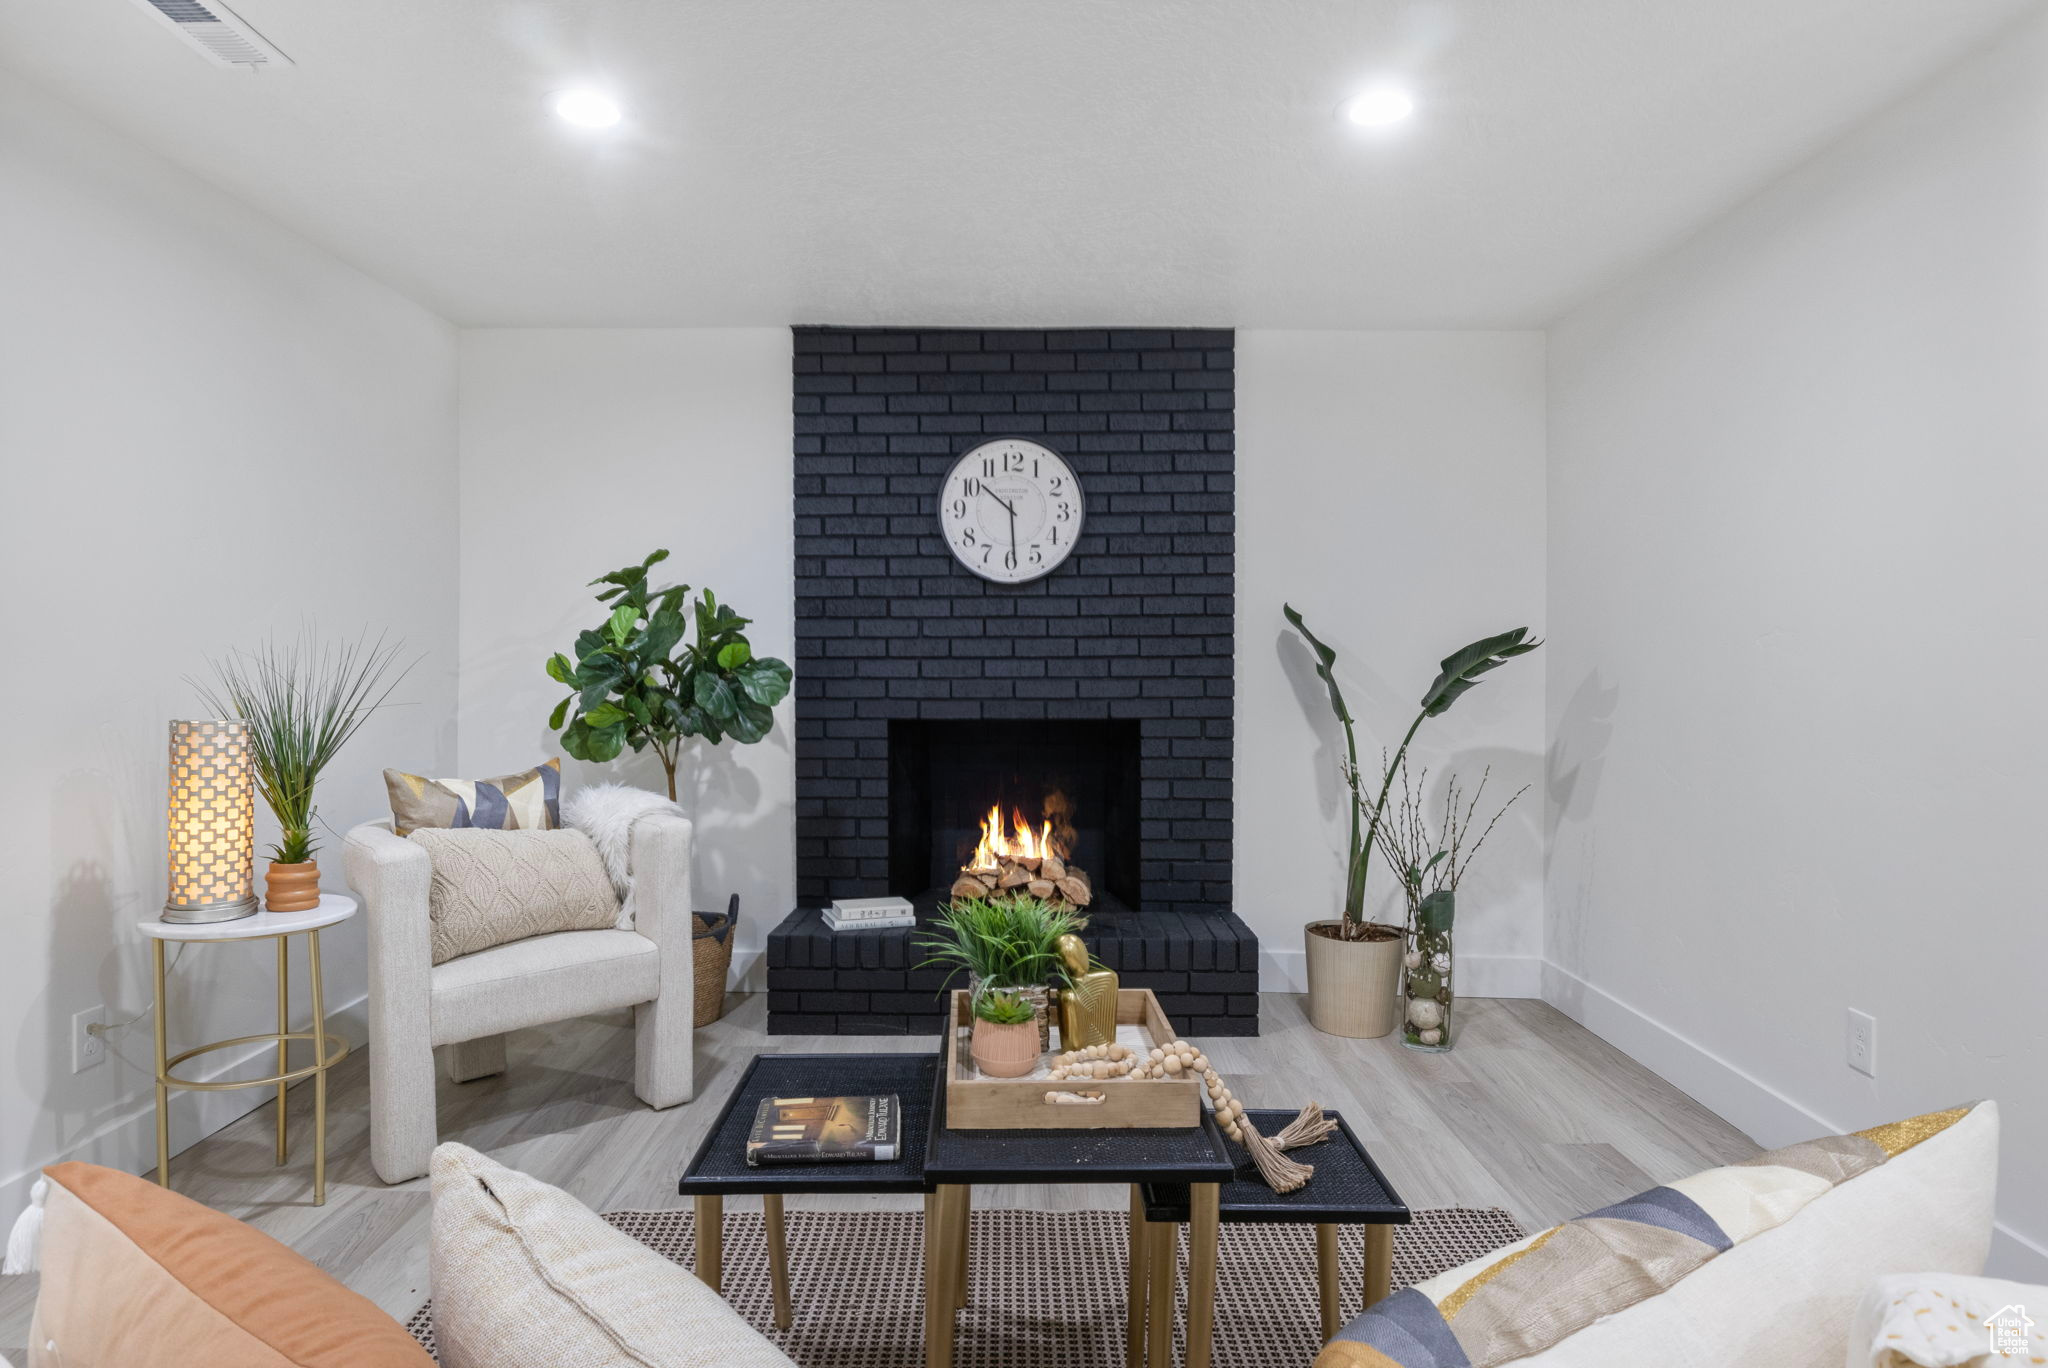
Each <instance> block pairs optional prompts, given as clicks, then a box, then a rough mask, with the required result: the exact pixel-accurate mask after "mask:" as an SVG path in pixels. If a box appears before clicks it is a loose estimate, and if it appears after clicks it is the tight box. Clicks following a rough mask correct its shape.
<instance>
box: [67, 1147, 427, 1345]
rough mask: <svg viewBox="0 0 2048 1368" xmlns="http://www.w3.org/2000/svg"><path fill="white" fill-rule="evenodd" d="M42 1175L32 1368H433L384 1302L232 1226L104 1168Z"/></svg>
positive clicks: (76, 1166)
mask: <svg viewBox="0 0 2048 1368" xmlns="http://www.w3.org/2000/svg"><path fill="white" fill-rule="evenodd" d="M43 1174H44V1176H45V1177H47V1178H48V1179H49V1180H50V1195H49V1199H48V1201H47V1202H46V1203H45V1205H44V1211H43V1254H42V1264H43V1281H42V1288H41V1292H40V1295H39V1296H38V1297H37V1300H36V1313H35V1325H34V1328H33V1330H32V1331H31V1332H30V1333H31V1336H32V1338H31V1340H30V1342H29V1365H30V1368H60V1366H61V1368H78V1365H82V1364H90V1365H107V1366H109V1368H111V1365H114V1364H119V1365H121V1368H192V1365H197V1364H206V1365H209V1368H212V1365H220V1366H221V1368H227V1366H228V1365H233V1368H432V1363H433V1360H432V1359H430V1358H428V1357H427V1354H426V1351H425V1350H423V1349H421V1348H420V1346H419V1345H418V1344H417V1343H416V1342H415V1341H414V1340H413V1338H412V1336H410V1335H408V1334H406V1332H405V1328H404V1327H403V1326H401V1325H400V1324H399V1323H398V1322H397V1321H395V1320H393V1319H391V1317H389V1316H387V1315H385V1314H384V1313H383V1312H382V1311H380V1310H378V1309H377V1307H376V1304H375V1303H373V1302H371V1301H369V1300H368V1299H367V1298H364V1297H361V1296H358V1295H357V1294H355V1293H354V1292H351V1291H349V1290H348V1289H347V1288H346V1287H343V1286H342V1285H341V1284H340V1283H338V1282H336V1281H335V1280H334V1279H333V1278H330V1277H328V1276H327V1275H326V1274H325V1273H322V1272H321V1271H320V1270H319V1269H318V1268H315V1267H314V1266H313V1265H312V1264H311V1263H309V1262H308V1261H307V1260H305V1259H304V1258H301V1257H300V1256H299V1255H297V1254H294V1253H293V1252H292V1251H291V1250H290V1249H287V1248H286V1247H285V1246H284V1245H282V1244H279V1243H278V1242H277V1241H276V1240H273V1239H272V1238H270V1236H268V1235H265V1234H263V1233H262V1232H261V1231H258V1230H255V1229H252V1228H251V1227H249V1226H246V1225H243V1224H242V1223H241V1222H240V1221H237V1220H235V1219H234V1218H233V1217H231V1216H223V1215H222V1214H221V1213H220V1212H218V1211H214V1210H212V1209H211V1208H209V1207H204V1206H201V1205H200V1204H199V1203H197V1202H195V1201H193V1200H191V1199H190V1198H188V1197H180V1196H179V1195H178V1194H177V1193H175V1192H171V1191H169V1190H168V1189H165V1188H161V1187H158V1186H157V1185H156V1184H155V1183H151V1182H147V1181H145V1180H143V1179H141V1178H137V1177H135V1176H134V1175H132V1174H127V1173H117V1172H115V1171H114V1170H113V1169H107V1168H101V1167H99V1166H98V1165H96V1164H80V1163H69V1164H58V1165H57V1166H56V1167H54V1168H48V1169H44V1170H43Z"/></svg>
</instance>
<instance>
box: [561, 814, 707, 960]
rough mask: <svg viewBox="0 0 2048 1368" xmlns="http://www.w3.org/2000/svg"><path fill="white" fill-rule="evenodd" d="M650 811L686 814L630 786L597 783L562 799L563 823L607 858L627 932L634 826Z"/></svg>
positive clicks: (630, 914) (630, 912)
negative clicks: (587, 840)
mask: <svg viewBox="0 0 2048 1368" xmlns="http://www.w3.org/2000/svg"><path fill="white" fill-rule="evenodd" d="M650 812H672V813H674V814H675V815H676V816H678V817H681V816H682V815H683V810H682V809H681V808H679V807H677V806H676V805H675V804H674V803H671V802H670V801H669V800H668V799H666V798H664V797H662V796H661V795H660V794H658V793H649V792H648V791H647V790H646V789H638V788H634V787H633V786H632V785H631V784H616V783H614V784H596V785H592V786H591V787H589V788H582V789H578V790H576V792H574V793H572V794H570V795H569V796H568V797H567V798H564V799H563V800H562V824H563V825H564V826H571V827H574V828H576V830H578V831H580V832H582V833H583V834H584V835H585V836H588V837H589V838H590V843H591V844H592V845H594V846H596V847H597V853H598V854H599V855H601V856H602V857H604V871H605V873H607V874H609V875H611V880H612V888H613V890H614V891H616V892H617V893H618V895H619V927H620V929H622V930H626V931H630V930H632V929H633V823H635V822H637V821H639V820H640V819H641V818H642V817H645V816H646V815H647V814H648V813H650Z"/></svg>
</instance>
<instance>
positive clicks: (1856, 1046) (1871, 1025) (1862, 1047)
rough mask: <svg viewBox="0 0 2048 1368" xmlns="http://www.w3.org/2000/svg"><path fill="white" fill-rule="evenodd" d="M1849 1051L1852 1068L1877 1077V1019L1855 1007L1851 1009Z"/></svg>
mask: <svg viewBox="0 0 2048 1368" xmlns="http://www.w3.org/2000/svg"><path fill="white" fill-rule="evenodd" d="M1848 1051H1849V1067H1850V1068H1852V1069H1854V1070H1855V1071H1856V1072H1857V1073H1860V1074H1865V1075H1867V1076H1869V1077H1871V1078H1875V1077H1877V1018H1876V1017H1874V1016H1872V1015H1871V1014H1870V1013H1868V1012H1859V1011H1857V1010H1856V1009H1855V1008H1854V1007H1851V1008H1850V1009H1849V1041H1848Z"/></svg>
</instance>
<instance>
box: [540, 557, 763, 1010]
mask: <svg viewBox="0 0 2048 1368" xmlns="http://www.w3.org/2000/svg"><path fill="white" fill-rule="evenodd" d="M667 559H668V552H667V551H666V550H656V551H653V552H650V553H649V554H648V555H647V557H646V558H645V559H644V560H642V561H641V562H640V563H639V564H638V565H628V566H626V567H625V568H624V569H620V570H613V571H611V572H610V573H609V574H604V575H599V576H598V577H597V578H596V579H594V580H592V581H591V584H592V585H601V586H603V587H602V588H600V589H599V590H598V593H597V596H596V597H597V601H598V602H599V603H607V604H610V605H611V608H610V611H609V613H608V614H607V615H606V617H605V620H604V621H603V622H602V623H600V624H599V625H598V626H596V627H593V628H590V629H588V630H587V631H584V632H582V633H581V634H579V635H578V636H577V638H576V658H575V659H574V660H571V659H570V658H569V657H568V656H567V655H565V654H563V653H562V652H559V651H558V652H556V653H555V654H554V655H551V656H549V657H548V661H547V672H548V678H550V679H552V680H554V681H555V682H556V683H557V684H563V685H566V686H567V687H568V688H570V689H571V690H573V692H571V693H570V694H569V696H568V697H567V698H564V699H563V700H562V701H561V702H559V703H557V704H556V705H555V710H554V712H553V713H551V714H550V715H549V717H548V729H549V730H550V731H559V732H560V733H561V734H562V749H563V750H565V751H567V752H569V754H570V755H572V756H574V757H575V758H576V759H578V760H587V761H591V762H593V763H598V764H602V763H603V762H605V761H608V760H615V759H617V758H618V756H619V753H620V752H621V751H623V750H625V749H626V748H627V747H629V746H630V747H631V748H632V749H633V750H635V751H644V750H651V751H653V752H654V755H655V758H656V759H657V760H659V761H660V762H661V772H662V776H663V778H665V779H666V780H667V781H668V796H669V801H670V802H674V801H675V797H676V767H677V765H678V764H680V763H681V761H682V750H683V745H684V743H685V742H687V741H688V740H689V739H690V738H691V737H693V736H701V737H703V738H704V740H705V741H706V742H707V743H709V744H711V745H717V744H718V743H719V742H721V741H723V740H725V739H726V738H727V737H730V738H732V739H733V740H734V741H737V742H739V743H740V744H742V745H752V744H753V743H754V742H756V741H760V740H762V739H763V738H765V737H766V736H767V735H768V733H769V731H770V730H771V729H773V727H774V725H775V713H774V708H775V705H776V704H777V703H780V702H781V701H782V700H783V699H784V698H785V697H787V696H788V694H789V685H790V678H791V676H790V670H789V666H788V665H786V664H784V663H783V662H782V661H780V660H777V659H775V658H774V657H772V656H757V655H755V654H754V647H753V644H752V643H751V642H749V641H748V640H747V636H746V628H747V626H748V624H749V623H750V622H751V621H752V619H750V618H743V617H741V616H740V615H739V614H738V613H736V612H734V611H733V609H732V606H731V605H730V604H725V603H720V602H719V601H718V596H717V595H716V594H714V593H712V592H711V591H710V590H709V589H706V590H704V591H703V592H702V593H701V594H699V595H698V596H697V598H696V599H695V600H691V599H690V586H689V585H687V584H675V585H670V586H669V587H668V588H665V589H657V588H655V587H654V585H653V584H652V583H651V582H650V581H649V579H648V571H650V570H652V569H653V568H654V567H655V566H657V565H659V564H660V563H661V562H663V561H665V560H667ZM686 608H687V613H686V611H685V609H686ZM693 626H694V627H695V628H696V633H697V636H696V640H695V641H692V640H690V639H689V636H690V629H691V628H692V627H693ZM738 919H739V898H738V897H737V896H735V897H734V898H733V901H732V905H731V906H730V907H729V908H728V909H727V911H726V912H725V914H724V915H723V916H722V917H721V916H719V915H717V914H709V915H707V914H704V913H699V914H698V915H697V918H696V934H695V937H694V942H693V946H692V948H693V950H694V952H695V957H694V962H693V966H692V967H693V968H694V970H695V972H696V977H697V1011H696V1020H697V1024H698V1025H699V1026H709V1025H710V1024H711V1023H712V1022H714V1021H716V1020H718V1018H719V1015H720V1014H721V1013H722V1012H724V1010H725V980H726V973H727V971H728V969H730V967H731V965H732V938H733V928H734V925H735V924H736V922H737V921H738Z"/></svg>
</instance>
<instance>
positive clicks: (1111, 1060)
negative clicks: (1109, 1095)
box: [1052, 1044, 1138, 1080]
mask: <svg viewBox="0 0 2048 1368" xmlns="http://www.w3.org/2000/svg"><path fill="white" fill-rule="evenodd" d="M1137 1063H1138V1052H1137V1051H1136V1050H1133V1049H1132V1048H1131V1047H1130V1046H1128V1045H1116V1044H1110V1045H1090V1046H1087V1047H1086V1048H1084V1049H1079V1050H1069V1051H1067V1052H1066V1053H1065V1054H1063V1055H1060V1056H1059V1057H1058V1058H1056V1059H1054V1060H1053V1062H1052V1077H1053V1078H1055V1079H1061V1080H1064V1079H1068V1078H1122V1077H1124V1076H1125V1075H1127V1074H1130V1073H1132V1072H1133V1070H1134V1069H1135V1068H1136V1066H1137Z"/></svg>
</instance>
